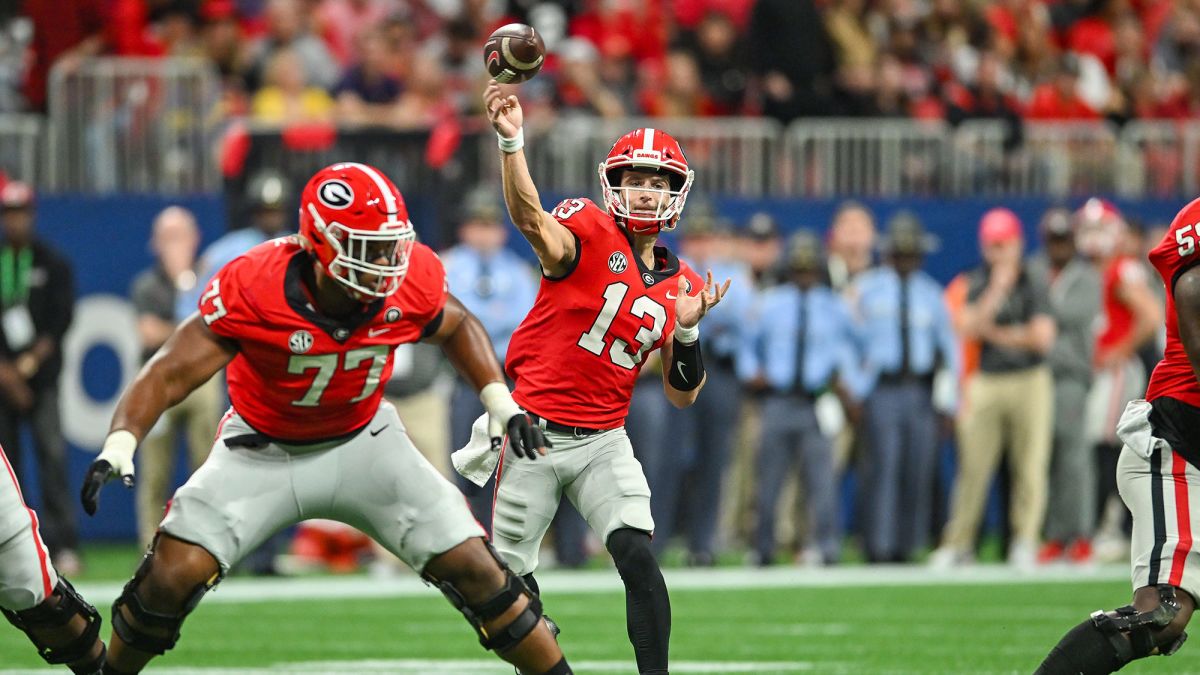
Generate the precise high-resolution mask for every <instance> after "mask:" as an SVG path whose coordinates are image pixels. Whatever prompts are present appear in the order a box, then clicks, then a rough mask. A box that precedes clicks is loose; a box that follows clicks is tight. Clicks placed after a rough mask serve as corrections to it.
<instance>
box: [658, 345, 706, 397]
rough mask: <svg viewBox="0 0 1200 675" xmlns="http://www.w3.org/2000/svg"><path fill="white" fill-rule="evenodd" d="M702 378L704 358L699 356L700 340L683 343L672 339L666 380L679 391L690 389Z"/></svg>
mask: <svg viewBox="0 0 1200 675" xmlns="http://www.w3.org/2000/svg"><path fill="white" fill-rule="evenodd" d="M703 379H704V359H702V358H701V357H700V341H699V340H697V341H696V342H693V343H691V344H686V345H685V344H683V343H682V342H680V341H679V340H677V339H675V340H672V351H671V370H670V372H669V373H667V382H669V383H670V384H671V386H672V387H675V388H676V389H678V390H679V391H691V390H693V389H695V388H696V387H699V386H700V382H701V381H702V380H703Z"/></svg>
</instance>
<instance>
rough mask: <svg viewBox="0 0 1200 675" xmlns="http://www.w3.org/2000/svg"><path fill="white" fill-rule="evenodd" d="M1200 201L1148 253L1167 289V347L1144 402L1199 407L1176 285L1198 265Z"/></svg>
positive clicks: (1182, 213) (1198, 386)
mask: <svg viewBox="0 0 1200 675" xmlns="http://www.w3.org/2000/svg"><path fill="white" fill-rule="evenodd" d="M1198 228H1200V199H1197V200H1195V201H1193V202H1192V203H1191V204H1188V205H1187V206H1186V207H1185V208H1184V209H1183V210H1182V211H1180V212H1179V215H1177V216H1175V220H1174V221H1173V222H1172V223H1171V227H1170V229H1168V230H1167V233H1166V235H1165V236H1164V237H1163V240H1162V241H1161V242H1159V244H1158V246H1155V247H1154V249H1153V250H1151V251H1150V263H1151V264H1152V265H1154V269H1156V270H1158V274H1159V275H1160V276H1161V277H1162V280H1163V283H1164V284H1166V287H1167V308H1166V309H1167V312H1166V314H1167V322H1166V323H1167V346H1166V350H1165V352H1164V354H1163V358H1162V361H1159V362H1158V365H1157V366H1156V367H1155V368H1154V373H1153V374H1152V375H1151V376H1150V384H1149V386H1147V388H1146V400H1148V401H1153V400H1155V399H1157V398H1161V397H1170V398H1174V399H1178V400H1180V401H1183V402H1184V403H1187V404H1188V405H1191V406H1196V407H1200V383H1198V382H1197V381H1196V375H1195V373H1194V372H1193V371H1192V365H1191V363H1190V362H1189V361H1188V357H1187V352H1185V351H1184V349H1183V341H1182V340H1180V339H1179V320H1178V319H1177V318H1176V315H1175V282H1176V281H1178V280H1179V277H1180V275H1182V274H1183V273H1184V272H1186V271H1188V270H1189V269H1191V268H1192V267H1195V266H1196V265H1197V264H1200V231H1197V229H1198Z"/></svg>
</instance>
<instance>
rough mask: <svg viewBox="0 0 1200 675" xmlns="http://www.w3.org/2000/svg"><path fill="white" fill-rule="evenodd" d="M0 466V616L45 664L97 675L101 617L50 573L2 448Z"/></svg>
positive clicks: (101, 647) (34, 518) (66, 583)
mask: <svg viewBox="0 0 1200 675" xmlns="http://www.w3.org/2000/svg"><path fill="white" fill-rule="evenodd" d="M0 462H3V463H4V467H3V470H2V471H0V613H3V614H4V617H5V618H6V619H8V620H9V622H10V623H12V625H14V626H16V627H17V628H19V629H20V630H21V631H22V632H24V633H25V634H26V635H27V636H29V639H30V640H31V641H32V642H33V644H34V646H35V647H37V650H38V654H39V655H40V656H41V657H42V658H43V659H45V660H46V663H50V664H66V666H67V667H68V668H70V669H71V672H73V673H76V675H99V673H100V667H101V665H102V664H103V663H104V643H103V642H101V641H100V613H99V612H97V611H96V608H95V607H92V606H91V605H89V604H88V603H87V601H86V600H84V599H83V597H82V596H80V595H79V593H78V592H76V590H75V587H74V586H72V585H71V583H70V582H69V581H67V580H66V579H64V578H62V577H60V576H58V574H57V573H56V572H55V570H54V566H53V565H51V564H50V553H49V551H47V550H46V544H44V543H43V542H42V535H41V533H40V532H38V518H37V514H36V513H34V511H33V509H31V508H29V507H28V506H26V505H25V500H24V498H23V497H22V495H21V486H20V484H19V483H17V475H16V473H14V472H13V469H12V465H11V464H9V463H8V457H7V456H6V455H5V454H4V448H0Z"/></svg>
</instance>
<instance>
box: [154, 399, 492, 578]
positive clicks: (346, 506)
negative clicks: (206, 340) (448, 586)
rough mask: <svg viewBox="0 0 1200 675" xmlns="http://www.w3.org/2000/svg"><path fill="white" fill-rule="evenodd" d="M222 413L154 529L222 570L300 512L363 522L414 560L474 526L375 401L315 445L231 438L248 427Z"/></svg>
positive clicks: (458, 499) (455, 494) (454, 493)
mask: <svg viewBox="0 0 1200 675" xmlns="http://www.w3.org/2000/svg"><path fill="white" fill-rule="evenodd" d="M252 433H254V432H253V429H251V428H250V427H249V426H248V425H247V424H246V423H245V422H244V421H243V420H242V418H241V417H240V416H238V415H237V414H236V413H233V411H230V412H229V413H227V414H226V416H225V419H224V420H223V422H222V424H221V428H220V430H219V431H218V433H217V442H216V444H215V445H214V446H213V449H212V452H211V454H210V455H209V457H208V460H207V461H206V462H205V463H204V465H203V466H201V467H200V469H199V470H197V471H196V473H195V474H193V475H192V477H191V478H190V479H189V480H188V482H187V483H186V484H184V485H183V487H181V488H179V490H178V491H177V492H176V493H175V497H174V498H173V499H172V500H171V503H170V504H169V506H168V509H167V516H166V518H165V519H164V520H163V522H162V525H161V529H162V531H164V532H166V533H168V534H170V535H171V536H174V537H177V538H179V539H182V540H184V541H188V542H191V543H193V544H197V545H199V546H202V547H203V548H204V549H205V550H207V551H208V552H209V553H211V554H212V555H213V557H215V558H216V559H217V561H218V562H219V563H220V564H221V568H222V569H223V570H228V569H229V568H230V567H231V566H233V565H234V564H236V563H237V562H238V560H240V559H241V558H242V556H244V555H245V554H247V553H249V552H250V551H252V550H253V549H254V548H256V547H257V546H258V545H259V544H261V543H262V542H263V541H265V540H266V539H267V538H268V537H270V536H271V535H272V534H274V533H275V532H278V531H279V530H281V529H283V528H285V527H287V526H289V525H292V524H294V523H297V522H299V521H301V520H307V519H309V518H328V519H330V520H337V521H339V522H343V523H346V524H347V525H350V526H352V527H356V528H358V529H359V530H362V531H363V532H365V533H366V534H367V535H369V536H370V537H371V538H373V539H375V541H377V542H379V543H380V544H381V545H382V546H383V547H384V548H386V549H387V550H388V551H389V552H391V553H393V554H394V555H396V556H397V557H399V558H400V559H401V560H403V561H404V562H405V563H407V564H408V565H409V566H410V567H412V568H413V569H414V570H417V571H421V570H422V569H424V567H425V564H426V563H428V562H429V560H430V558H433V557H434V556H436V555H438V554H441V553H444V552H446V551H448V550H450V549H452V548H454V547H455V546H457V545H458V544H461V543H462V542H464V541H466V540H467V539H469V538H471V537H484V536H485V534H484V531H483V528H482V527H481V526H480V525H479V523H478V522H476V520H475V518H474V517H473V516H472V515H471V512H470V510H468V508H467V503H466V500H464V499H463V496H462V494H461V493H460V492H459V491H458V489H457V488H455V487H454V485H453V484H451V483H450V482H449V481H447V480H446V479H445V478H443V477H442V476H441V474H439V473H438V471H437V469H434V468H433V466H432V465H430V463H429V461H428V460H426V459H425V458H424V457H422V456H421V453H420V452H418V451H417V449H416V448H415V447H414V446H413V444H412V442H411V441H410V440H409V439H408V435H407V434H406V433H405V431H404V424H403V423H402V422H401V421H400V417H399V416H398V415H397V414H396V409H395V408H393V407H392V404H390V403H387V402H386V401H384V402H382V403H380V406H379V410H378V411H377V412H376V413H375V417H374V419H372V420H371V423H370V424H368V425H367V426H366V427H365V428H364V429H362V430H361V431H360V432H359V433H358V434H357V435H355V436H354V437H353V438H351V439H349V440H346V441H340V442H336V443H326V444H323V445H319V446H294V445H281V444H276V443H270V444H267V445H265V446H261V447H255V448H249V447H236V444H235V447H230V446H229V444H228V442H229V441H230V440H231V439H233V438H235V437H238V436H244V435H246V434H252Z"/></svg>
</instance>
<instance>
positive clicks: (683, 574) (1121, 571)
mask: <svg viewBox="0 0 1200 675" xmlns="http://www.w3.org/2000/svg"><path fill="white" fill-rule="evenodd" d="M663 574H664V575H665V576H666V580H667V588H669V589H671V590H672V591H691V590H705V591H713V590H747V589H756V588H762V589H771V588H830V587H844V586H854V587H858V588H861V587H879V586H956V585H1004V584H1022V585H1027V584H1038V583H1056V584H1061V583H1074V582H1092V581H1117V580H1127V579H1128V578H1129V567H1128V566H1126V565H1097V566H1092V567H1071V566H1065V565H1064V566H1048V567H1045V568H1042V569H1038V570H1036V571H1034V572H1021V571H1018V570H1014V569H1012V568H1010V567H1008V566H1006V565H973V566H969V567H962V568H959V569H953V570H948V571H939V572H934V571H932V570H930V569H929V568H927V567H923V566H920V565H877V566H873V567H870V566H847V567H833V568H821V569H807V568H801V567H778V568H769V569H752V568H741V567H731V568H717V569H704V570H695V569H667V570H663ZM538 584H539V585H540V586H541V588H542V591H543V594H544V595H547V596H549V597H552V596H553V595H555V594H559V593H561V594H570V595H575V594H581V593H621V592H624V586H622V584H621V578H620V577H619V576H617V573H616V571H615V570H612V569H605V570H586V571H578V570H548V571H546V572H541V573H538ZM123 586H124V582H120V583H99V584H97V583H80V584H76V587H77V588H79V590H80V592H81V593H82V594H83V595H84V597H87V598H115V597H117V596H118V595H120V593H121V589H122V587H123ZM425 595H428V596H429V597H435V596H436V595H437V593H436V592H435V591H434V590H433V589H431V588H429V587H428V586H426V585H425V583H424V582H422V581H421V580H420V579H419V578H418V577H417V576H416V575H412V576H401V577H395V578H390V579H379V578H375V577H368V576H349V577H329V576H319V577H299V578H283V579H281V578H276V577H271V578H261V577H260V578H251V577H244V578H243V577H234V578H231V579H226V580H225V581H223V582H221V584H220V585H219V586H217V587H216V588H215V589H214V592H212V593H209V594H208V595H206V596H205V598H204V604H206V605H207V604H219V603H257V602H283V601H293V600H294V601H302V600H325V599H355V598H398V597H416V596H425Z"/></svg>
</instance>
